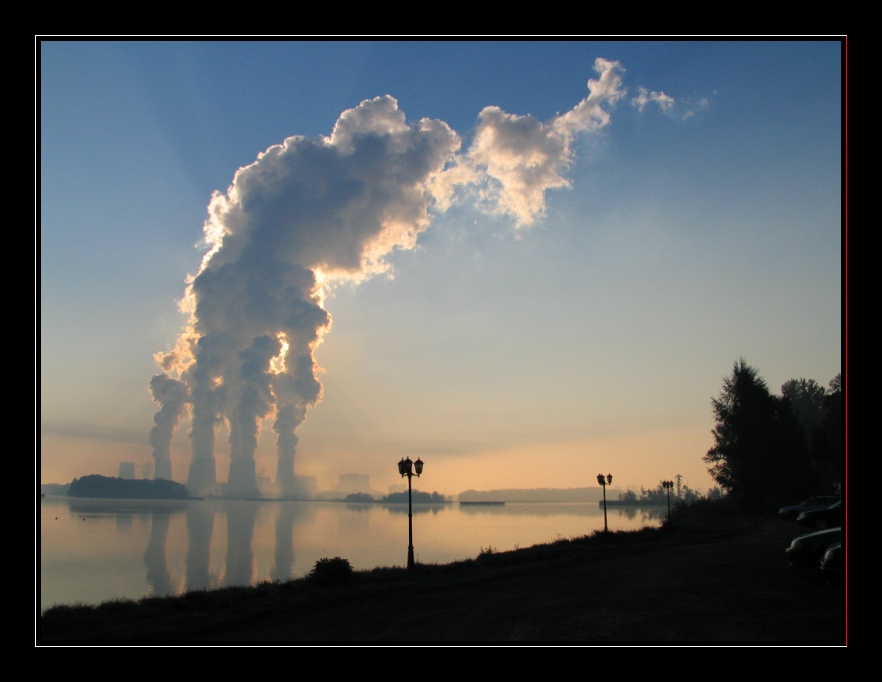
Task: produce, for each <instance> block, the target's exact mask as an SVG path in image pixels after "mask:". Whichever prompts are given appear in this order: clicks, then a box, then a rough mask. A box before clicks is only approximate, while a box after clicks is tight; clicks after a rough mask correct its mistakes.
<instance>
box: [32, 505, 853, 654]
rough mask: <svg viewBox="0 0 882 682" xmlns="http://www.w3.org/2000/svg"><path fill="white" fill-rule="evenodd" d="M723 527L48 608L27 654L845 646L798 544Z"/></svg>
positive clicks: (691, 525) (689, 525) (784, 532)
mask: <svg viewBox="0 0 882 682" xmlns="http://www.w3.org/2000/svg"><path fill="white" fill-rule="evenodd" d="M801 531H802V529H799V528H798V527H796V526H795V525H793V524H792V523H790V522H788V521H786V520H782V519H777V518H767V517H762V518H760V517H756V516H753V517H746V516H739V517H726V518H714V519H709V520H702V521H699V522H696V521H693V520H688V521H684V522H680V523H678V524H677V525H675V526H673V527H670V528H663V529H644V530H643V531H629V532H618V533H609V534H604V533H602V532H599V533H595V534H593V535H591V536H585V537H583V538H575V539H571V540H560V541H557V542H554V543H549V544H546V545H537V546H534V547H529V548H525V549H520V550H515V551H512V552H494V551H492V549H490V550H488V551H485V552H483V553H482V554H481V555H480V556H478V557H477V558H475V559H470V560H467V561H461V562H455V563H452V564H447V565H436V564H429V565H417V567H416V568H415V569H414V570H411V571H408V570H406V569H403V568H379V569H374V570H371V571H358V572H355V573H354V575H352V577H351V579H348V580H340V581H339V582H337V583H332V584H324V583H317V582H316V581H310V580H307V579H301V580H292V581H288V582H285V583H264V584H261V585H257V586H255V587H239V588H224V589H220V590H216V591H207V592H193V593H189V594H186V595H183V596H180V597H165V598H148V599H143V600H141V601H138V602H134V601H120V602H109V603H106V604H103V605H100V606H98V607H88V606H68V607H55V608H53V609H49V610H48V611H47V612H46V613H45V614H43V615H42V616H40V617H38V622H37V625H36V638H37V643H38V644H52V643H58V644H62V643H67V644H71V643H82V644H88V643H100V642H128V643H136V642H145V643H169V644H172V643H176V644H180V643H193V644H196V643H228V642H229V643H234V642H242V643H253V644H261V643H292V644H293V643H309V642H313V643H350V642H377V643H382V642H385V643H390V642H415V641H419V642H438V643H448V644H451V643H460V642H485V643H489V642H570V643H582V644H591V643H610V642H623V643H624V642H631V643H650V642H661V643H667V644H674V643H689V642H716V643H734V642H737V643H754V642H775V643H785V642H799V643H813V644H826V645H842V644H844V643H845V630H844V628H845V623H846V617H845V609H844V605H845V603H846V600H847V588H837V587H834V586H830V585H827V584H826V583H825V582H824V581H823V580H822V579H821V578H820V576H819V575H818V573H817V572H816V571H814V570H811V569H806V570H797V569H793V568H791V567H790V566H789V565H788V564H787V562H786V560H785V558H784V548H785V547H786V546H787V544H789V542H790V540H791V539H792V538H793V537H795V536H797V535H801V534H802V532H801Z"/></svg>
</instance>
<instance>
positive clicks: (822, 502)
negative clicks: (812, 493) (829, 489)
mask: <svg viewBox="0 0 882 682" xmlns="http://www.w3.org/2000/svg"><path fill="white" fill-rule="evenodd" d="M838 501H839V498H838V497H836V496H835V495H821V496H820V497H810V498H808V499H807V500H803V501H802V502H800V503H799V504H791V505H788V506H786V507H781V508H780V509H779V510H778V516H783V517H784V518H785V519H790V520H791V521H796V517H797V516H799V515H800V514H802V513H803V512H806V511H812V510H813V509H824V508H825V507H829V506H830V505H831V504H833V503H834V502H838Z"/></svg>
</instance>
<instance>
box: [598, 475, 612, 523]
mask: <svg viewBox="0 0 882 682" xmlns="http://www.w3.org/2000/svg"><path fill="white" fill-rule="evenodd" d="M597 482H598V483H600V485H601V487H603V532H604V533H608V532H609V526H607V525H606V486H608V485H612V474H607V475H606V476H604V475H603V474H597Z"/></svg>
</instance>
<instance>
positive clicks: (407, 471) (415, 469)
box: [398, 457, 423, 568]
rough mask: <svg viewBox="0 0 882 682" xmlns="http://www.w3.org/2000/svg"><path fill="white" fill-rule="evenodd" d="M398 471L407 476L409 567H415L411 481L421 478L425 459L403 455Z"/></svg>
mask: <svg viewBox="0 0 882 682" xmlns="http://www.w3.org/2000/svg"><path fill="white" fill-rule="evenodd" d="M398 473H399V474H401V477H402V478H404V477H405V476H407V567H408V568H413V564H414V562H413V492H412V488H411V483H410V482H411V479H412V478H413V477H414V475H416V476H417V478H419V475H420V474H421V473H423V460H421V459H420V458H419V457H417V461H416V462H412V461H411V459H410V457H408V458H407V459H404V458H403V457H402V458H401V461H400V462H398Z"/></svg>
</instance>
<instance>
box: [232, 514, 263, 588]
mask: <svg viewBox="0 0 882 682" xmlns="http://www.w3.org/2000/svg"><path fill="white" fill-rule="evenodd" d="M237 505H238V506H237V508H233V507H227V508H226V512H227V515H226V516H227V562H226V574H225V575H224V585H225V586H230V585H250V584H251V579H252V576H253V574H254V550H253V549H252V548H251V540H252V538H253V537H254V519H255V517H256V516H257V503H256V502H241V503H239V502H237ZM234 512H235V513H234Z"/></svg>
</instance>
